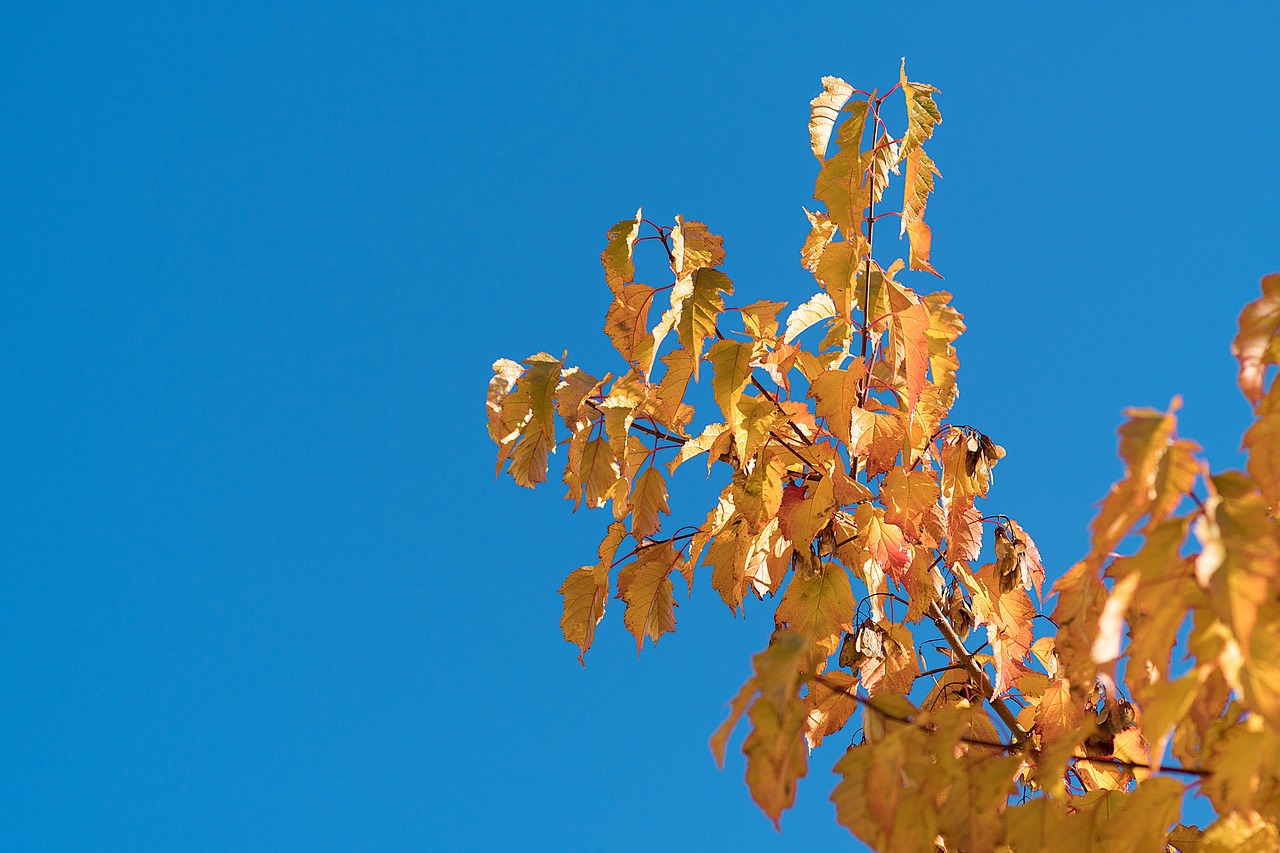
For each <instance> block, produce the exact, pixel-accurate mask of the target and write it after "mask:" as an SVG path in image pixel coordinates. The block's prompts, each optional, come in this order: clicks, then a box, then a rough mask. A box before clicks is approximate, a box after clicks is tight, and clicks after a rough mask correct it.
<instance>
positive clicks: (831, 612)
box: [773, 548, 856, 657]
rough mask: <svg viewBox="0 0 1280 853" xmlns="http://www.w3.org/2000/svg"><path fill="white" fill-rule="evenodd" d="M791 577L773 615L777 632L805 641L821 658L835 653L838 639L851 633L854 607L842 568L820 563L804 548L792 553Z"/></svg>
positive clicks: (831, 563) (850, 589)
mask: <svg viewBox="0 0 1280 853" xmlns="http://www.w3.org/2000/svg"><path fill="white" fill-rule="evenodd" d="M793 562H794V565H795V573H794V574H793V575H792V578H791V583H790V584H788V585H787V591H786V593H785V594H784V595H783V596H782V601H781V602H779V604H778V609H777V611H776V612H775V613H774V617H773V618H774V622H775V624H776V626H777V627H778V628H783V627H786V628H789V629H790V630H792V631H795V632H796V633H798V634H802V635H804V636H806V637H809V638H810V640H811V641H812V643H813V645H814V646H815V647H817V648H818V649H819V650H820V651H821V652H822V654H823V656H824V657H827V656H830V655H832V654H834V653H835V651H836V649H837V648H838V647H839V646H840V635H841V634H842V633H843V632H845V631H847V630H849V629H851V628H852V627H853V626H852V623H851V622H850V620H851V619H852V617H853V610H854V607H855V606H856V603H855V602H854V600H853V587H852V586H851V585H850V583H849V575H848V573H847V572H846V571H845V569H844V567H843V566H841V565H840V564H838V563H836V562H834V561H827V562H822V561H820V560H818V559H817V558H816V557H814V556H813V555H812V554H811V553H810V552H809V550H808V549H807V548H804V549H801V550H800V551H797V552H796V556H795V559H794V561H793Z"/></svg>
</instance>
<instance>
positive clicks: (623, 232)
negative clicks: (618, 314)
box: [600, 208, 642, 294]
mask: <svg viewBox="0 0 1280 853" xmlns="http://www.w3.org/2000/svg"><path fill="white" fill-rule="evenodd" d="M641 218H642V214H641V209H640V208H636V218H635V219H624V220H622V221H621V222H619V223H618V224H617V225H615V226H613V227H612V228H610V229H609V243H608V245H606V246H605V249H604V251H603V252H601V253H600V263H601V264H603V265H604V280H605V283H607V284H608V285H609V289H610V290H611V291H613V292H614V294H617V293H619V292H621V290H622V288H623V286H624V285H627V284H630V283H631V281H632V280H633V279H634V278H635V274H636V269H635V266H634V265H633V264H632V262H631V256H632V253H633V252H634V250H635V245H636V238H637V237H639V236H640V220H641Z"/></svg>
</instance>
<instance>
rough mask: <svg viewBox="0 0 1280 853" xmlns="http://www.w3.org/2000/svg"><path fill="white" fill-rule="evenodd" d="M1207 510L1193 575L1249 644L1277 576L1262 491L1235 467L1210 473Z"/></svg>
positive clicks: (1279, 560) (1279, 563)
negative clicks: (1215, 474)
mask: <svg viewBox="0 0 1280 853" xmlns="http://www.w3.org/2000/svg"><path fill="white" fill-rule="evenodd" d="M1212 483H1213V489H1214V493H1213V494H1211V495H1210V496H1209V499H1208V501H1207V505H1208V507H1209V512H1208V513H1207V514H1206V515H1203V516H1201V517H1200V519H1198V520H1197V522H1196V527H1195V530H1196V535H1197V536H1198V537H1199V538H1200V541H1201V543H1202V544H1203V546H1204V552H1203V553H1202V554H1201V555H1200V557H1199V558H1198V559H1197V561H1196V577H1197V579H1198V580H1199V581H1200V584H1201V586H1205V587H1207V588H1208V590H1209V595H1210V598H1211V599H1212V601H1213V605H1214V609H1215V610H1216V611H1217V612H1218V614H1219V615H1220V616H1221V617H1222V618H1223V620H1224V621H1226V622H1228V623H1229V624H1230V625H1231V628H1232V630H1233V632H1234V633H1235V637H1236V641H1237V642H1238V643H1239V644H1240V646H1241V647H1242V648H1245V649H1247V648H1248V644H1249V638H1250V635H1251V634H1252V633H1253V627H1254V625H1255V623H1256V621H1257V614H1258V608H1259V607H1261V606H1262V604H1263V603H1264V602H1265V601H1266V600H1267V598H1268V595H1270V594H1272V593H1270V592H1269V590H1270V589H1271V588H1272V585H1273V584H1274V583H1275V580H1276V578H1277V575H1280V544H1278V543H1277V541H1276V533H1275V528H1274V525H1273V524H1272V521H1271V519H1270V517H1269V514H1268V511H1267V507H1266V504H1265V503H1264V502H1263V500H1262V496H1261V495H1260V494H1258V493H1257V492H1256V491H1255V490H1254V489H1253V484H1252V483H1251V482H1250V481H1249V478H1248V477H1247V476H1246V475H1244V474H1241V473H1239V472H1235V471H1229V472H1227V473H1225V474H1219V475H1217V476H1215V477H1213V478H1212Z"/></svg>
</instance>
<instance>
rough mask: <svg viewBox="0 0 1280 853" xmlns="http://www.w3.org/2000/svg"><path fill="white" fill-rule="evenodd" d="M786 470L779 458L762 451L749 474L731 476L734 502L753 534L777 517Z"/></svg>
mask: <svg viewBox="0 0 1280 853" xmlns="http://www.w3.org/2000/svg"><path fill="white" fill-rule="evenodd" d="M786 467H787V466H786V463H785V462H783V461H782V460H781V459H780V458H778V457H777V456H774V455H772V454H770V453H769V452H768V451H767V450H763V451H761V453H760V455H759V456H757V457H756V459H755V464H754V465H753V466H752V467H751V470H750V471H749V472H748V473H746V474H741V473H738V474H735V475H734V477H733V502H734V505H735V506H736V507H737V508H738V514H739V515H741V516H742V518H743V519H744V520H745V521H746V522H747V527H748V528H749V529H750V530H751V532H752V533H759V532H760V530H761V529H762V528H763V527H764V525H765V523H766V522H768V521H769V519H771V518H773V517H774V516H775V515H777V513H778V507H779V506H781V504H782V476H783V474H785V473H786Z"/></svg>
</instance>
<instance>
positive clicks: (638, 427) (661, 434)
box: [587, 400, 689, 444]
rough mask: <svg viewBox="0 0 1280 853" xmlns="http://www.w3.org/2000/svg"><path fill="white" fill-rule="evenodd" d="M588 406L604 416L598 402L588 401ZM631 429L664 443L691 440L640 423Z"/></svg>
mask: <svg viewBox="0 0 1280 853" xmlns="http://www.w3.org/2000/svg"><path fill="white" fill-rule="evenodd" d="M587 405H588V406H590V407H591V408H593V409H595V410H596V411H597V412H599V413H600V414H601V415H604V409H602V408H600V406H599V404H598V403H596V402H594V401H592V400H588V401H587ZM649 420H650V421H651V422H654V423H656V421H653V419H652V418H649ZM631 428H632V429H634V430H639V431H640V432H643V433H648V434H649V435H651V436H653V437H654V438H661V439H662V440H664V441H674V442H675V443H676V444H684V443H686V442H688V441H689V439H687V438H681V437H680V436H678V435H672V434H671V433H669V432H662V431H661V430H656V429H651V428H649V427H647V426H645V425H644V424H638V423H634V422H633V423H632V424H631Z"/></svg>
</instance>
